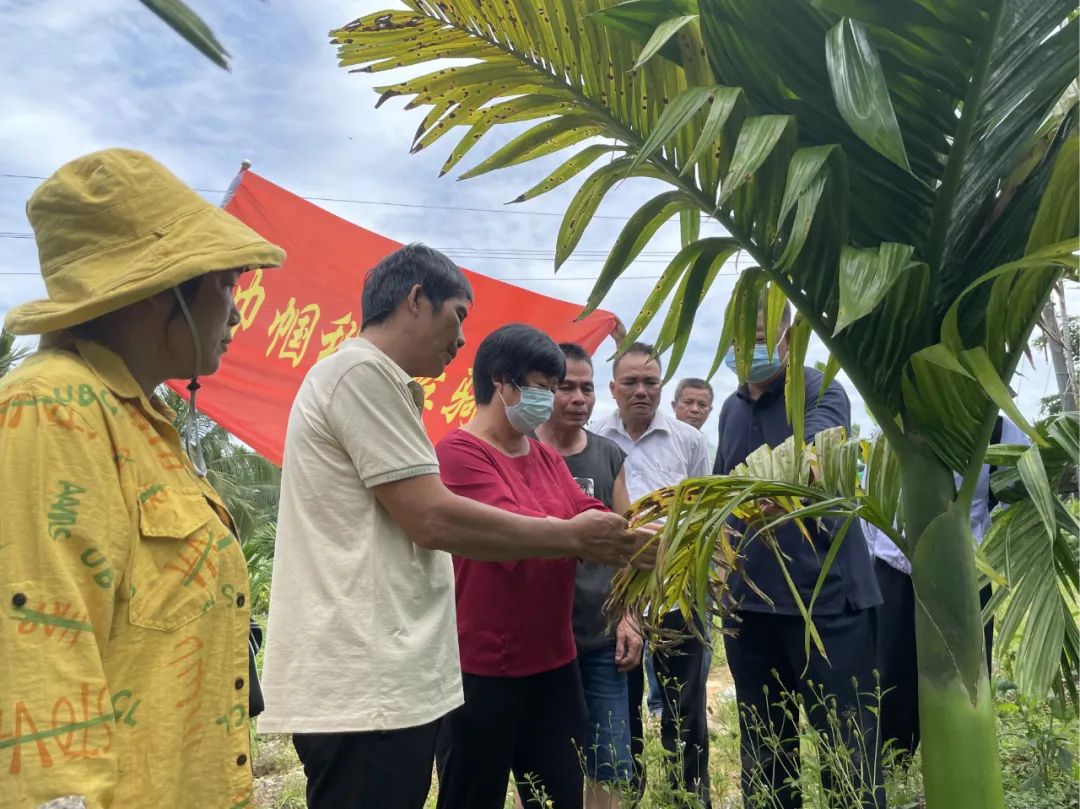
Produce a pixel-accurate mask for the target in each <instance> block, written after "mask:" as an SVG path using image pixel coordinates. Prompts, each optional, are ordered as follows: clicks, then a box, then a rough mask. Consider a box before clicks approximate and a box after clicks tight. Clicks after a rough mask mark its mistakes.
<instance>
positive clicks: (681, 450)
mask: <svg viewBox="0 0 1080 809" xmlns="http://www.w3.org/2000/svg"><path fill="white" fill-rule="evenodd" d="M590 429H591V430H592V431H593V432H594V433H596V434H597V435H601V436H603V437H604V438H608V439H610V440H612V441H614V442H615V443H616V444H618V446H619V448H620V449H621V450H622V451H623V452H625V453H626V463H625V464H623V469H624V470H625V472H626V489H627V492H628V493H629V495H630V500H631V501H635V500H638V499H639V498H641V497H644V496H645V495H647V494H649V493H650V492H655V491H656V490H657V489H663V488H665V487H667V486H677V485H678V484H680V483H682V482H683V481H684V480H686V479H687V478H696V477H703V476H705V475H708V474H709V473H710V472H711V471H712V468H711V465H710V464H709V450H708V448H707V446H706V443H705V436H704V435H702V434H701V431H700V430H698V429H697V428H695V427H691V426H690V425H689V424H684V423H683V422H681V421H679V420H678V419H676V418H674V417H672V416H668V415H667V414H665V413H661V412H660V411H657V413H656V415H655V416H653V420H652V424H650V425H649V429H647V430H646V431H645V432H644V433H643V434H642V436H641V437H640V438H639V439H638V440H637V441H635V440H634V439H633V438H631V437H630V435H629V434H628V433H627V432H626V427H625V426H624V425H623V421H622V417H621V416H620V415H619V412H618V411H615V412H614V413H612V414H611V415H609V416H606V417H605V418H604V419H602V420H601V421H600V422H599V423H598V424H597V425H595V426H594V427H591V428H590Z"/></svg>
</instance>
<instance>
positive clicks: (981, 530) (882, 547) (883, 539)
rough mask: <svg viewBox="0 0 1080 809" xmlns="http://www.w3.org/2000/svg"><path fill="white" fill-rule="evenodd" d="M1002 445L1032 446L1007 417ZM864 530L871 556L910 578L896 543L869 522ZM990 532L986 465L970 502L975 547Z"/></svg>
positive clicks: (958, 481)
mask: <svg viewBox="0 0 1080 809" xmlns="http://www.w3.org/2000/svg"><path fill="white" fill-rule="evenodd" d="M1001 443H1002V444H1024V445H1027V446H1030V445H1031V439H1030V438H1028V436H1027V433H1025V432H1024V431H1023V430H1021V429H1020V428H1019V427H1017V426H1016V425H1015V424H1013V423H1012V422H1011V421H1009V419H1008V418H1007V417H1006V418H1004V419H1003V420H1002V424H1001ZM953 479H954V480H955V481H956V487H957V488H960V486H961V485H962V484H963V482H964V481H963V478H961V477H960V475H959V474H957V473H955V472H954V473H953ZM1001 507H1002V508H1008V506H1007V505H1005V504H1004V503H1002V505H1001ZM862 528H863V535H864V536H865V537H866V544H867V545H869V546H870V553H872V554H873V555H874V556H875V557H877V558H878V559H880V560H881V561H883V562H884V563H885V564H887V565H888V566H889V567H892V568H895V569H896V570H899V571H900V572H901V573H907V574H908V575H909V576H910V575H911V562H910V561H909V560H908V558H907V557H906V556H905V555H904V552H903V551H902V550H900V549H899V548H898V547H896V543H895V542H893V541H892V540H891V539H889V538H888V537H887V536H885V534H883V533H882V532H881V531H879V530H878V529H877V528H875V527H874V526H872V525H870V523H868V522H865V521H863V524H862ZM989 530H990V467H989V466H988V465H985V464H984V465H983V467H982V468H981V469H980V470H979V482H978V483H976V484H975V495H974V496H973V497H972V499H971V533H972V534H973V535H974V537H975V545H976V546H978V545H981V544H982V541H983V538H984V537H985V536H986V534H987V532H988V531H989Z"/></svg>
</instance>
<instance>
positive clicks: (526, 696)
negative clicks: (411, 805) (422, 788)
mask: <svg viewBox="0 0 1080 809" xmlns="http://www.w3.org/2000/svg"><path fill="white" fill-rule="evenodd" d="M462 685H463V686H464V689H465V704H464V705H462V706H461V707H460V708H457V709H455V710H453V711H451V712H450V713H449V714H447V715H446V716H445V717H443V721H442V724H441V726H440V727H439V735H438V739H437V741H436V761H437V762H438V771H439V802H438V809H502V807H503V804H504V802H505V800H506V784H507V780H508V778H509V776H510V774H511V773H513V774H514V779H515V781H517V784H518V792H519V794H520V795H521V796H522V798H523V801H524V804H525V806H527V807H540V806H542V805H543V804H541V803H540V802H538V801H537V798H538V797H540V796H541V795H543V794H546V797H548V798H550V799H551V800H552V802H553V803H554V805H555V806H556V807H558V809H581V807H582V800H583V796H582V793H583V790H584V788H585V775H584V769H583V764H582V761H583V758H582V757H583V756H584V754H585V745H586V743H587V741H586V740H587V734H586V729H585V726H586V722H587V719H586V709H585V696H584V693H583V692H582V690H581V672H580V670H579V669H578V664H577V661H576V660H574V661H571V662H570V663H568V664H567V665H565V666H560V667H559V668H557V669H552V670H551V671H545V672H541V673H540V674H532V675H529V676H528V677H482V676H479V675H476V674H462ZM529 778H531V779H532V781H533V783H532V784H530V783H529ZM541 790H543V792H541Z"/></svg>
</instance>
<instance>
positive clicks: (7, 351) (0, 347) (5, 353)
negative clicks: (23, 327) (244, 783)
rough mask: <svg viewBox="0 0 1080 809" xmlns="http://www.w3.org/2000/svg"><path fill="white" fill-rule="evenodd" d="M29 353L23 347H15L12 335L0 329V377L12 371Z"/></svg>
mask: <svg viewBox="0 0 1080 809" xmlns="http://www.w3.org/2000/svg"><path fill="white" fill-rule="evenodd" d="M29 353H30V351H29V349H27V348H26V347H25V346H16V345H15V335H14V334H12V333H11V332H9V331H8V330H7V329H0V377H2V376H4V375H5V374H7V373H8V372H10V371H11V370H12V369H14V368H15V366H16V365H18V364H19V363H20V362H22V361H23V359H24V358H25V357H26V355H27V354H29Z"/></svg>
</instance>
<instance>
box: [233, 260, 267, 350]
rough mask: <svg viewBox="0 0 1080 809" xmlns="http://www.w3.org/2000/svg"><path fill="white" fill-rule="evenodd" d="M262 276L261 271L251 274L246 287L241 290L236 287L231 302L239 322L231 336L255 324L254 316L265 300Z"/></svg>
mask: <svg viewBox="0 0 1080 809" xmlns="http://www.w3.org/2000/svg"><path fill="white" fill-rule="evenodd" d="M262 274H263V271H262V270H255V271H254V272H252V273H251V280H250V282H249V283H248V285H247V286H246V287H244V288H243V289H241V288H240V287H239V286H237V288H236V292H235V293H234V294H233V301H234V302H235V303H236V308H237V309H238V310H239V311H240V322H239V323H237V324H236V328H234V329H233V334H236V332H237V331H238V330H239V331H247V330H248V329H249V328H251V324H252V323H254V322H255V316H256V315H258V314H259V309H261V308H262V305H263V301H265V300H266V290H265V289H263V287H262Z"/></svg>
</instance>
